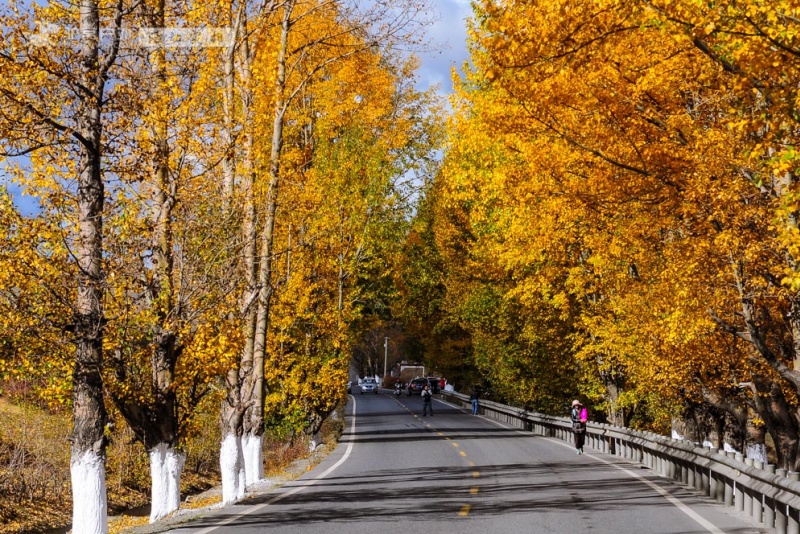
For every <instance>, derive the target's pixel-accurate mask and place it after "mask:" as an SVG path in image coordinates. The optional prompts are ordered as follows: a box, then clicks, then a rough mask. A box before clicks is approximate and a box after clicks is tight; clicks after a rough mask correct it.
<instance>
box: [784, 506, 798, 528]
mask: <svg viewBox="0 0 800 534" xmlns="http://www.w3.org/2000/svg"><path fill="white" fill-rule="evenodd" d="M788 515H789V525H788V526H787V528H786V532H787V534H800V514H798V511H797V510H796V509H794V508H792V507H791V506H790V507H789V513H788Z"/></svg>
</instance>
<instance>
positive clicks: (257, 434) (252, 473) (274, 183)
mask: <svg viewBox="0 0 800 534" xmlns="http://www.w3.org/2000/svg"><path fill="white" fill-rule="evenodd" d="M293 8H294V1H293V0H291V1H289V2H286V3H285V4H284V6H283V10H284V11H283V20H282V24H281V41H280V45H279V48H278V57H277V76H276V79H275V112H274V118H273V124H272V145H271V147H270V165H269V178H270V180H269V190H268V192H267V214H266V219H265V221H264V228H263V230H262V234H261V251H260V258H259V273H258V287H259V291H258V315H257V320H256V328H255V336H254V339H253V371H252V375H251V383H250V384H249V387H248V392H247V393H248V395H249V400H250V406H249V407H248V409H247V412H246V415H245V419H244V429H243V430H244V443H245V447H246V449H247V454H246V455H245V462H246V463H245V473H246V476H247V483H253V482H256V481H257V480H259V479H260V478H262V477H263V474H264V470H263V464H264V461H263V454H262V447H261V443H262V439H263V438H262V436H263V434H264V399H265V395H266V389H265V387H264V365H265V361H266V349H267V330H268V328H269V312H270V300H271V298H272V251H273V247H274V240H275V220H276V214H277V209H278V187H279V185H280V158H281V150H282V147H283V122H284V116H285V114H286V102H285V101H284V90H285V86H286V51H287V46H288V39H289V30H290V28H291V23H290V20H291V16H292V9H293Z"/></svg>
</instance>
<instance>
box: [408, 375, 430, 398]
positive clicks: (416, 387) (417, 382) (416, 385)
mask: <svg viewBox="0 0 800 534" xmlns="http://www.w3.org/2000/svg"><path fill="white" fill-rule="evenodd" d="M425 386H428V387H430V384H429V383H428V379H427V378H415V379H414V380H412V381H410V382H409V383H408V388H407V389H406V395H408V396H409V397H410V396H411V395H419V394H421V393H422V388H424V387H425Z"/></svg>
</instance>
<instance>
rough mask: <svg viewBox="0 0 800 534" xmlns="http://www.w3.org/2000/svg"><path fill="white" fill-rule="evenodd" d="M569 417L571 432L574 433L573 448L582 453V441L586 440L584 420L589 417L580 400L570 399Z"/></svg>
mask: <svg viewBox="0 0 800 534" xmlns="http://www.w3.org/2000/svg"><path fill="white" fill-rule="evenodd" d="M570 419H571V420H572V433H573V434H574V435H575V450H576V451H577V453H578V454H583V443H584V441H586V421H588V419H589V414H588V412H587V411H586V408H584V406H583V404H581V401H579V400H574V401H572V410H570Z"/></svg>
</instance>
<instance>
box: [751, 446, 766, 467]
mask: <svg viewBox="0 0 800 534" xmlns="http://www.w3.org/2000/svg"><path fill="white" fill-rule="evenodd" d="M747 458H752V459H753V461H754V462H762V463H763V464H764V465H767V464H768V463H769V460H768V459H767V446H766V445H764V444H763V443H752V444H749V445H747Z"/></svg>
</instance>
